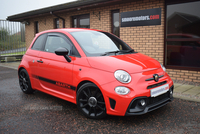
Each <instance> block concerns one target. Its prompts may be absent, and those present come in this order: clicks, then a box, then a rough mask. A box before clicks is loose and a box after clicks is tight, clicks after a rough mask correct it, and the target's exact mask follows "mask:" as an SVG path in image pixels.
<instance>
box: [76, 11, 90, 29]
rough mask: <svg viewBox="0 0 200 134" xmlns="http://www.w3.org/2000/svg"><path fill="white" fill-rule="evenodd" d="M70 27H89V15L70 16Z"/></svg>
mask: <svg viewBox="0 0 200 134" xmlns="http://www.w3.org/2000/svg"><path fill="white" fill-rule="evenodd" d="M72 27H74V28H90V15H89V14H86V15H79V16H73V17H72Z"/></svg>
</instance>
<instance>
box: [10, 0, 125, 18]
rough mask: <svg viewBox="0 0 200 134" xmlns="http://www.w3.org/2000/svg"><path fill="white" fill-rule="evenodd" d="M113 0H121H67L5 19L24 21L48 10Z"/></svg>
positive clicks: (91, 5)
mask: <svg viewBox="0 0 200 134" xmlns="http://www.w3.org/2000/svg"><path fill="white" fill-rule="evenodd" d="M115 1H121V0H78V1H73V2H68V3H64V4H59V5H55V6H51V7H46V8H42V9H36V10H32V11H28V12H24V13H20V14H16V15H12V16H8V17H7V20H9V21H24V20H25V19H28V18H32V17H34V16H41V15H45V14H50V12H58V11H60V12H61V11H62V10H63V11H64V10H75V9H76V8H79V7H82V6H90V7H93V6H97V5H98V4H102V3H105V2H106V3H107V2H109V3H110V2H115Z"/></svg>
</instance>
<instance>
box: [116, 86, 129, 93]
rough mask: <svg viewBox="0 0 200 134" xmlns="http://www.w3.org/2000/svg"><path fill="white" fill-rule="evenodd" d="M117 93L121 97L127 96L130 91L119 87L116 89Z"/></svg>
mask: <svg viewBox="0 0 200 134" xmlns="http://www.w3.org/2000/svg"><path fill="white" fill-rule="evenodd" d="M115 92H116V93H117V94H119V95H127V94H128V93H129V92H130V90H129V89H128V88H127V87H122V86H119V87H116V88H115Z"/></svg>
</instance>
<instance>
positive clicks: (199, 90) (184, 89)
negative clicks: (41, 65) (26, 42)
mask: <svg viewBox="0 0 200 134" xmlns="http://www.w3.org/2000/svg"><path fill="white" fill-rule="evenodd" d="M19 64H20V62H5V63H0V66H3V67H8V68H12V69H16V70H17V69H18V66H19ZM198 85H200V84H198ZM174 87H175V88H174V94H173V95H174V98H180V99H184V100H189V101H196V102H200V86H195V85H188V84H181V83H174Z"/></svg>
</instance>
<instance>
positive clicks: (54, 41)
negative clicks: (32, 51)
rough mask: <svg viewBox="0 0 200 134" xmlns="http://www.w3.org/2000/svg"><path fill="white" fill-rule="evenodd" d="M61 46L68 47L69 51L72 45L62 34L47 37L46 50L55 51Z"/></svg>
mask: <svg viewBox="0 0 200 134" xmlns="http://www.w3.org/2000/svg"><path fill="white" fill-rule="evenodd" d="M59 47H63V48H67V49H68V50H69V52H70V50H71V46H70V44H69V42H68V41H66V40H65V39H64V38H62V37H60V36H52V35H50V36H48V37H47V41H46V45H45V49H44V51H46V52H52V53H54V52H55V50H56V49H57V48H59ZM69 54H70V53H69Z"/></svg>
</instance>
